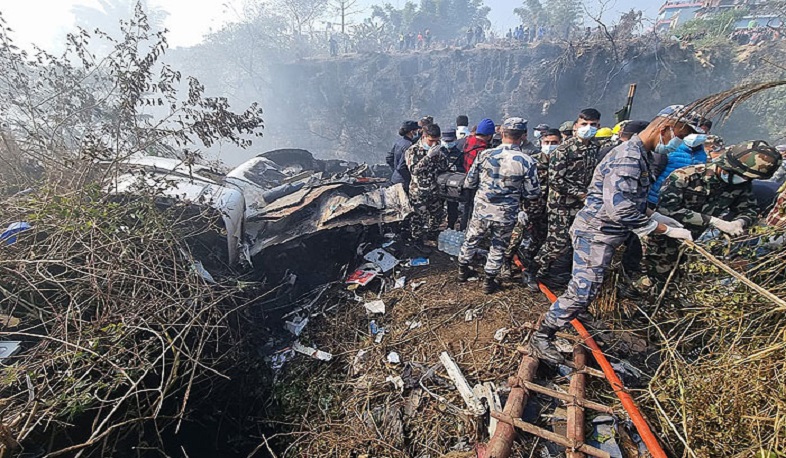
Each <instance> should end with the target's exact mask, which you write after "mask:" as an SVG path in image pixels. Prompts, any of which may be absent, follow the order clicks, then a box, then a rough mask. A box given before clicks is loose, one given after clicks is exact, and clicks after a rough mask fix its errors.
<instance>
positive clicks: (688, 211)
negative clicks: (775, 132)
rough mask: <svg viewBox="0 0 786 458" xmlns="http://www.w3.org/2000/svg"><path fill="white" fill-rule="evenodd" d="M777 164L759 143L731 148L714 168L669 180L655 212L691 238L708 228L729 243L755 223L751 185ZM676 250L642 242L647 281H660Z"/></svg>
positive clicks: (661, 240)
mask: <svg viewBox="0 0 786 458" xmlns="http://www.w3.org/2000/svg"><path fill="white" fill-rule="evenodd" d="M780 164H781V157H780V154H779V153H778V152H777V151H776V150H775V148H773V147H771V146H770V145H768V144H767V143H766V142H764V141H763V140H756V141H749V142H745V143H740V144H738V145H734V146H732V147H730V148H729V149H728V150H727V151H726V152H725V153H724V154H722V155H721V156H720V157H719V158H718V160H717V161H716V162H715V163H711V164H698V165H691V166H688V167H684V168H681V169H677V170H675V171H674V172H673V173H672V174H671V175H669V177H668V179H667V180H666V182H665V183H664V184H663V188H662V190H661V193H660V202H659V204H658V212H659V213H661V214H663V215H667V216H669V217H671V218H673V219H675V220H677V221H678V222H680V223H681V224H683V225H684V226H685V228H686V229H688V230H690V231H691V233H692V234H693V237H694V238H695V237H698V236H700V235H701V234H702V233H703V232H704V231H705V230H706V229H707V228H708V227H714V228H716V229H718V230H720V231H721V232H724V233H726V234H729V235H730V236H732V237H734V236H738V235H741V234H742V233H743V232H744V230H745V228H747V227H750V226H751V225H752V224H753V223H754V222H755V221H756V220H757V218H758V211H759V207H758V205H757V203H756V198H755V196H754V193H753V190H752V184H751V181H752V180H766V179H768V178H770V177H772V174H773V173H775V171H776V170H777V169H778V167H779V166H780ZM720 216H724V217H725V218H726V219H728V220H724V219H720ZM679 249H680V242H679V241H678V240H674V239H670V238H667V237H662V236H657V235H656V236H651V237H647V240H646V249H645V250H644V252H645V253H646V255H645V257H644V261H645V262H644V265H645V267H646V269H647V272H648V274H649V275H650V277H651V278H652V279H653V280H657V281H658V282H660V283H662V282H663V281H665V279H666V278H667V277H668V275H669V273H670V272H671V270H672V268H673V267H674V263H675V262H676V261H677V257H678V253H679Z"/></svg>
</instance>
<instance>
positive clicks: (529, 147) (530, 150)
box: [520, 119, 540, 156]
mask: <svg viewBox="0 0 786 458" xmlns="http://www.w3.org/2000/svg"><path fill="white" fill-rule="evenodd" d="M524 125H525V126H526V125H527V120H526V119H525V120H524ZM520 148H521V151H522V152H523V153H527V154H529V155H530V156H532V155H533V154H537V153H539V152H540V148H539V147H537V146H535V144H534V143H532V142H531V141H529V138H527V131H526V130H525V131H524V136H522V137H521V146H520Z"/></svg>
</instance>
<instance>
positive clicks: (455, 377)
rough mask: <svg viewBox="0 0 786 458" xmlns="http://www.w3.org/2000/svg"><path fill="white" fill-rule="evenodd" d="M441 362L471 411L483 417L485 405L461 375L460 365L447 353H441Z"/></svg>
mask: <svg viewBox="0 0 786 458" xmlns="http://www.w3.org/2000/svg"><path fill="white" fill-rule="evenodd" d="M439 360H440V362H442V365H443V366H445V370H446V371H447V372H448V376H450V379H451V380H452V381H453V384H454V385H456V389H457V390H458V392H459V394H460V395H461V397H462V399H464V403H465V404H467V407H468V408H469V411H470V412H471V413H472V414H474V415H483V414H484V413H485V412H486V408H485V407H484V406H483V403H482V402H480V399H478V397H477V396H475V393H474V392H473V391H472V388H470V387H469V383H467V379H466V378H464V374H462V373H461V369H460V368H459V367H458V364H456V362H455V361H453V358H451V357H450V355H449V354H448V352H446V351H443V352H442V353H440V355H439Z"/></svg>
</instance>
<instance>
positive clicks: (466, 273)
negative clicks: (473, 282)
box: [458, 264, 473, 283]
mask: <svg viewBox="0 0 786 458" xmlns="http://www.w3.org/2000/svg"><path fill="white" fill-rule="evenodd" d="M472 273H473V272H472V269H470V268H469V266H468V265H467V264H459V271H458V281H460V282H461V283H464V282H466V281H467V280H469V277H471V276H472Z"/></svg>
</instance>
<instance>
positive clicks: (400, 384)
mask: <svg viewBox="0 0 786 458" xmlns="http://www.w3.org/2000/svg"><path fill="white" fill-rule="evenodd" d="M385 381H386V382H390V383H392V384H393V386H395V387H396V389H397V390H398V391H399V393H403V392H404V379H403V378H401V376H400V375H397V376H395V377H393V376H392V375H388V377H387V378H386V379H385Z"/></svg>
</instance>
